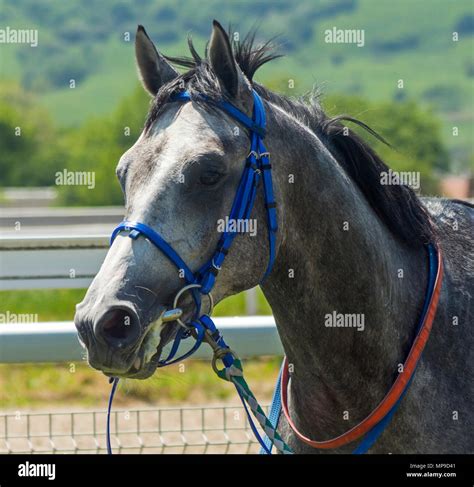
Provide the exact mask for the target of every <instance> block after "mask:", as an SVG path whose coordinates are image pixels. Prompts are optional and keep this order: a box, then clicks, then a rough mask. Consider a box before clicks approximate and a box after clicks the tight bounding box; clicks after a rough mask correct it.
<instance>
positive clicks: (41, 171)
mask: <svg viewBox="0 0 474 487" xmlns="http://www.w3.org/2000/svg"><path fill="white" fill-rule="evenodd" d="M60 147H61V145H60V144H59V143H58V131H57V130H56V128H55V127H54V126H53V124H52V122H51V119H50V117H49V114H48V112H47V111H46V110H45V109H43V108H41V107H39V106H38V105H37V104H36V101H35V99H34V97H33V96H32V95H31V94H29V93H27V92H25V91H24V90H23V89H22V88H20V87H19V85H17V84H15V83H10V82H4V83H1V84H0V153H1V156H0V186H51V185H52V184H54V174H55V171H56V170H57V169H59V168H60V167H61V166H63V165H64V162H63V160H64V154H63V153H62V152H61V150H60Z"/></svg>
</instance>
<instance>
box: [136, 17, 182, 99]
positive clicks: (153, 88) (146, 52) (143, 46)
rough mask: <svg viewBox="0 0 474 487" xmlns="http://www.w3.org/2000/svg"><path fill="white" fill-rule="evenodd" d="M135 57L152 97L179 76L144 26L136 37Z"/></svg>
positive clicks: (142, 78)
mask: <svg viewBox="0 0 474 487" xmlns="http://www.w3.org/2000/svg"><path fill="white" fill-rule="evenodd" d="M135 57H136V60H137V66H138V71H139V74H140V78H141V80H142V84H143V86H144V87H145V89H146V90H147V91H148V92H149V93H150V94H151V95H152V96H155V95H156V94H157V93H158V90H159V89H160V88H161V87H162V86H163V85H164V84H165V83H167V82H168V81H171V80H172V79H174V78H176V77H177V76H178V72H177V71H176V70H175V69H174V68H173V67H172V66H171V64H169V63H168V61H167V60H166V59H165V58H164V57H163V56H162V55H161V54H160V53H159V52H158V51H157V50H156V47H155V45H154V44H153V42H152V41H151V39H150V38H149V37H148V34H147V33H146V31H145V29H144V28H143V26H142V25H139V26H138V29H137V35H136V36H135Z"/></svg>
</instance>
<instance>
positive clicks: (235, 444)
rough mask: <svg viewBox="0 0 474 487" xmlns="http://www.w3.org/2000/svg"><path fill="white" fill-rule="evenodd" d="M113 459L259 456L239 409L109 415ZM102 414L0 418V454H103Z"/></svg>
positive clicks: (99, 412) (195, 409) (49, 413)
mask: <svg viewBox="0 0 474 487" xmlns="http://www.w3.org/2000/svg"><path fill="white" fill-rule="evenodd" d="M111 420H112V448H113V450H114V453H183V454H186V453H257V452H258V449H259V447H258V443H257V441H256V440H255V438H254V436H253V434H252V432H251V429H250V425H249V423H248V419H247V417H246V414H245V412H244V410H243V408H242V407H239V406H235V407H234V406H209V407H182V408H159V409H130V410H120V411H114V412H113V413H112V418H111ZM105 424H106V413H105V412H104V411H78V412H48V413H45V412H35V413H23V412H16V413H9V414H1V415H0V453H31V454H34V453H105V452H106V441H105Z"/></svg>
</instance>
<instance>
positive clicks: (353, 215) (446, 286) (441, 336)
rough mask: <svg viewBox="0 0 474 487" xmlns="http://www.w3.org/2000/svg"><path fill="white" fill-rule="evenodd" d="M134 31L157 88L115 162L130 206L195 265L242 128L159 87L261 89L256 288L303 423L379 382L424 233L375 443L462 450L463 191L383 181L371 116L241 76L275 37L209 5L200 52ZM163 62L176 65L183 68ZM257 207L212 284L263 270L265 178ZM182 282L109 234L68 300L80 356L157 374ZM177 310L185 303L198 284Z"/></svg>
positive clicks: (249, 74) (362, 406) (142, 250)
mask: <svg viewBox="0 0 474 487" xmlns="http://www.w3.org/2000/svg"><path fill="white" fill-rule="evenodd" d="M135 47H136V59H137V64H138V69H139V73H140V76H141V79H142V82H143V85H144V87H145V88H146V90H147V91H148V92H149V93H150V94H151V96H152V97H153V101H152V105H151V109H150V112H149V114H148V117H147V120H146V123H145V128H144V130H143V132H142V134H141V136H140V137H139V139H138V140H137V142H136V143H135V144H134V145H133V147H131V148H130V149H129V150H128V151H127V152H126V153H125V154H124V155H123V156H122V157H121V159H120V162H119V164H118V167H117V176H118V178H119V181H120V184H121V185H122V188H123V192H124V195H125V208H126V218H127V219H128V220H136V221H140V222H144V223H146V224H147V225H149V226H151V227H152V228H154V229H155V230H156V231H158V232H159V233H160V234H161V235H162V237H163V238H165V239H166V240H167V241H168V242H169V243H170V244H171V245H172V246H173V248H174V249H175V250H176V251H177V252H178V253H179V254H180V255H181V256H182V257H183V259H184V260H185V262H186V263H187V264H188V265H189V266H190V267H191V269H193V270H196V269H198V268H199V267H200V266H201V265H202V264H203V263H204V262H206V261H207V260H208V259H209V257H210V256H211V255H212V253H213V252H214V250H215V247H216V243H217V241H218V239H219V236H220V235H219V232H218V230H217V222H218V221H219V220H221V219H223V218H225V217H226V216H227V215H228V214H229V211H230V207H231V205H232V201H233V199H234V195H235V191H236V188H237V185H238V181H239V178H240V175H241V172H242V170H243V164H244V161H245V158H246V156H247V154H248V150H249V140H248V134H247V133H246V129H245V128H244V127H242V126H239V124H238V123H237V122H236V121H235V120H234V119H232V118H230V117H229V116H228V115H227V114H225V113H224V112H223V111H222V110H219V109H218V108H216V107H214V106H213V105H212V104H209V103H204V102H200V101H199V100H196V101H193V102H191V103H177V102H172V100H170V98H171V96H172V94H173V93H176V92H177V91H179V90H182V89H184V88H186V89H187V90H188V91H189V92H190V93H191V95H193V94H205V95H206V96H207V97H208V98H209V99H217V100H221V99H226V100H228V101H230V102H231V103H233V104H234V105H235V106H237V107H238V108H239V109H240V110H242V111H244V112H245V113H247V114H248V115H249V116H250V115H251V113H252V95H251V90H252V89H254V90H256V91H257V93H258V94H259V95H260V96H261V97H262V99H263V101H264V106H265V110H266V115H267V127H268V129H267V134H266V138H265V144H266V147H267V148H268V150H269V152H270V153H271V161H272V167H273V170H272V173H273V184H274V187H275V194H276V200H277V202H278V225H279V230H278V238H277V249H276V261H275V265H274V267H273V270H272V272H271V274H270V275H269V276H268V278H267V279H266V280H265V282H264V283H263V285H262V289H263V292H264V294H265V296H266V298H267V299H268V302H269V303H270V305H271V308H272V311H273V314H274V316H275V320H276V323H277V326H278V332H279V335H280V337H281V341H282V344H283V347H284V350H285V353H286V355H287V357H288V361H289V363H290V364H291V371H292V374H291V382H290V390H289V403H290V414H291V417H292V419H293V421H294V422H295V423H296V425H297V427H298V428H299V429H300V430H301V431H302V432H303V433H304V434H305V436H307V437H310V438H313V439H315V440H319V441H322V440H327V439H329V438H333V437H335V436H338V435H340V434H342V433H344V432H345V431H347V430H349V429H350V428H351V427H353V426H354V425H356V424H357V423H358V422H360V421H361V420H362V419H364V418H365V417H366V416H367V415H368V414H369V413H370V412H371V411H372V410H373V409H374V408H375V407H376V406H377V404H378V403H379V402H380V401H381V399H382V398H383V397H384V396H385V394H386V393H387V391H388V390H389V389H390V387H391V385H392V384H393V382H394V380H395V379H396V377H397V374H398V372H399V366H400V364H402V363H403V362H404V360H405V358H406V356H407V353H408V352H409V350H410V347H411V344H412V342H413V339H414V337H415V333H416V331H415V328H416V324H417V321H418V320H419V317H420V314H421V310H422V305H423V301H424V297H425V293H426V289H427V280H428V277H427V276H428V259H427V254H426V250H425V245H426V244H427V243H428V242H434V243H436V244H437V245H438V246H439V248H440V249H441V252H442V255H443V260H444V266H445V277H444V282H443V286H442V291H441V296H440V301H439V307H438V310H437V314H436V318H435V321H434V324H433V329H432V333H431V336H430V338H429V341H428V344H427V346H426V349H425V351H424V353H423V356H422V359H421V362H420V364H419V366H418V369H417V371H416V374H415V376H414V379H413V381H412V384H411V387H410V389H409V391H408V393H407V394H406V396H405V397H404V399H403V402H402V404H401V406H400V408H399V409H398V411H397V413H396V415H395V416H394V418H393V420H392V421H391V423H390V424H389V426H388V427H387V429H386V430H385V431H384V433H383V435H382V436H381V437H380V439H379V441H378V442H377V443H376V444H375V445H374V446H373V447H372V448H371V450H370V452H371V453H467V452H470V453H473V452H474V434H473V422H472V413H473V411H472V407H473V404H474V393H473V392H474V391H473V384H474V378H473V348H474V347H473V345H474V334H473V330H474V329H473V326H472V316H473V314H472V301H471V295H472V292H473V277H474V272H473V270H474V258H473V245H472V244H473V216H474V211H473V207H472V206H470V205H469V204H466V203H463V202H460V201H453V200H446V199H435V198H433V199H431V198H430V199H419V198H418V197H417V196H416V195H415V193H414V192H413V191H412V190H411V189H410V188H409V187H407V186H404V185H401V184H392V185H384V184H381V177H382V173H385V172H387V171H388V167H387V166H386V165H385V164H384V162H383V161H382V160H381V159H380V158H379V157H378V156H377V154H376V153H375V152H374V151H373V150H372V149H371V148H370V147H369V146H368V145H367V143H365V142H364V141H363V140H362V139H360V138H359V137H358V136H357V135H356V134H355V133H354V132H352V131H351V130H348V129H347V127H345V125H344V122H345V121H347V120H349V121H351V122H355V123H358V124H359V125H360V126H362V127H364V128H365V129H367V130H369V131H370V129H369V128H368V127H367V126H366V125H364V124H363V123H362V122H360V121H358V120H355V119H351V118H349V117H342V116H341V117H336V118H328V117H327V116H326V115H325V114H324V112H323V111H322V109H321V107H320V105H319V103H318V101H317V99H309V100H308V99H307V100H305V101H303V100H292V99H289V98H286V97H283V96H280V95H278V94H276V93H273V92H271V91H269V90H267V89H266V88H264V87H263V86H261V85H259V84H258V83H256V82H254V81H253V76H254V74H255V71H256V70H257V69H258V68H259V67H260V66H261V65H263V64H264V63H265V62H268V61H270V60H271V59H273V58H274V57H276V56H275V55H274V54H272V51H271V46H270V44H268V43H267V44H264V45H262V46H258V47H257V46H256V45H255V43H254V35H250V36H247V38H245V39H244V40H243V41H241V42H236V41H233V40H232V41H231V40H230V38H229V35H228V34H227V33H226V32H225V31H224V30H223V29H222V27H221V26H220V25H219V24H218V23H217V22H214V24H213V29H212V34H211V38H210V41H209V44H208V47H207V51H206V56H205V57H204V58H201V57H200V56H199V54H198V53H197V52H196V50H195V48H194V47H193V45H192V43H191V42H190V51H191V54H192V57H190V58H169V57H165V56H164V55H162V54H160V53H159V52H158V51H157V49H156V48H155V46H154V44H153V43H152V41H151V40H150V38H149V37H148V36H147V34H146V32H145V30H144V29H143V27H141V26H139V28H138V31H137V35H136V44H135ZM173 65H175V66H177V65H178V66H182V67H185V68H187V70H186V72H184V73H183V74H179V73H178V72H177V71H176V70H175V68H174V67H173ZM251 218H252V219H254V220H255V222H256V223H257V229H258V231H257V232H255V233H254V234H250V233H245V232H244V233H242V234H241V235H239V236H238V237H237V238H236V240H235V242H234V244H233V246H232V247H231V249H230V252H229V255H228V256H227V258H226V261H225V265H224V266H223V268H222V271H221V272H220V274H219V276H218V279H217V282H216V286H215V288H214V290H213V294H214V296H215V298H216V300H217V301H219V300H222V299H224V298H226V297H228V296H231V295H234V294H236V293H239V292H241V291H244V290H246V289H249V288H252V287H254V286H256V285H258V284H259V283H260V281H261V279H262V276H263V275H264V273H265V270H266V266H267V260H268V238H267V237H268V235H267V227H266V214H265V208H264V200H263V196H262V194H261V192H259V194H258V196H257V200H256V203H255V207H254V209H253V213H252V215H251ZM183 284H184V283H183V279H182V275H180V273H179V272H178V271H177V270H176V269H175V267H174V266H173V265H172V264H171V263H170V262H169V261H168V260H167V259H166V257H165V256H164V255H163V254H162V253H161V252H160V251H159V250H157V248H156V247H154V245H152V244H151V242H149V241H148V240H147V239H146V238H142V237H141V238H138V239H135V240H133V239H131V238H128V237H127V235H126V234H124V233H122V234H120V235H119V236H118V237H117V238H116V240H115V241H114V243H113V245H112V246H111V248H110V250H109V252H108V254H107V257H106V259H105V261H104V263H103V265H102V267H101V269H100V271H99V273H98V274H97V276H96V277H95V279H94V281H93V282H92V284H91V285H90V287H89V289H88V291H87V294H86V296H85V298H84V300H83V301H82V303H80V304H78V305H77V312H76V316H75V323H76V326H77V329H78V332H79V335H80V338H81V341H82V342H83V344H84V346H85V347H86V348H87V351H88V360H89V363H90V365H91V366H92V367H94V368H96V369H98V370H101V371H103V372H104V373H105V374H106V375H108V376H117V377H128V378H137V379H145V378H147V377H149V376H151V375H152V374H153V373H154V371H155V370H156V367H157V362H158V360H159V358H160V356H161V354H162V351H163V347H164V346H165V345H166V344H168V343H169V342H170V341H171V340H172V339H173V337H174V335H175V333H176V331H177V329H178V325H177V324H176V322H171V323H163V322H162V315H163V313H164V311H165V310H166V309H169V307H170V305H171V300H172V298H173V296H174V295H175V294H176V292H177V290H178V289H180V288H181V287H182V286H183ZM184 309H185V310H186V316H191V315H192V314H193V312H194V309H193V302H192V300H190V299H189V300H186V301H185V302H184ZM334 314H338V315H342V316H346V315H356V316H359V317H362V318H363V320H361V321H362V323H363V326H357V327H356V326H327V317H328V315H329V316H331V315H334ZM359 325H361V323H359ZM230 345H232V344H230ZM278 428H279V431H280V433H281V434H282V435H283V437H284V438H285V440H286V441H287V442H288V444H289V445H290V447H291V448H292V449H293V450H294V451H295V452H297V453H313V452H320V451H319V450H315V449H313V448H311V447H309V446H307V445H306V444H305V443H302V442H301V441H300V440H299V439H298V438H297V437H296V436H295V434H294V433H293V431H292V430H291V429H290V428H289V425H288V424H287V421H286V419H285V418H284V417H282V418H281V419H280V422H279V425H278ZM354 446H355V445H353V444H350V445H346V446H344V447H340V448H338V449H335V450H324V451H323V453H327V452H329V453H348V452H350V451H352V449H353V448H354Z"/></svg>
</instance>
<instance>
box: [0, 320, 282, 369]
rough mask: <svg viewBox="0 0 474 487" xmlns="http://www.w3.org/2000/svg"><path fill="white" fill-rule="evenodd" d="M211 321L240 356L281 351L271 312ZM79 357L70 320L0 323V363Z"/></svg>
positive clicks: (205, 350) (205, 353)
mask: <svg viewBox="0 0 474 487" xmlns="http://www.w3.org/2000/svg"><path fill="white" fill-rule="evenodd" d="M215 323H216V326H217V327H218V328H219V329H220V330H221V331H222V333H223V335H224V336H225V337H226V341H227V343H229V345H230V346H232V348H233V349H234V350H236V351H237V353H238V354H239V355H240V356H241V357H257V356H260V355H282V354H283V349H282V346H281V342H280V339H279V337H278V333H277V329H276V326H275V321H274V319H273V317H272V316H243V317H235V318H216V319H215ZM193 357H194V358H210V357H211V355H210V349H209V347H206V346H203V347H201V348H200V349H199V350H198V351H197V352H196V354H195V355H193ZM83 358H84V349H83V348H82V347H81V346H80V344H79V341H78V339H77V331H76V328H75V326H74V323H72V322H51V323H27V324H18V323H15V324H13V323H10V324H5V325H0V363H25V362H69V361H71V362H73V361H78V360H83Z"/></svg>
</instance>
